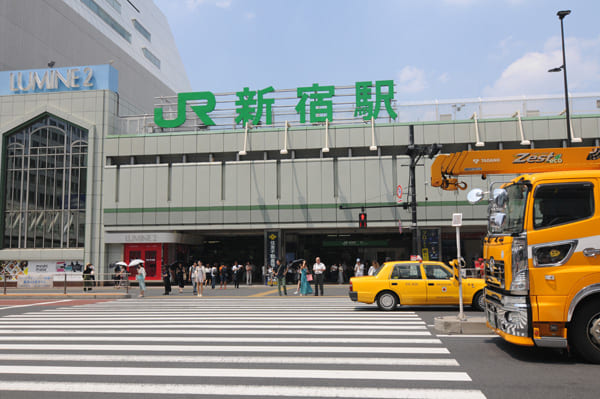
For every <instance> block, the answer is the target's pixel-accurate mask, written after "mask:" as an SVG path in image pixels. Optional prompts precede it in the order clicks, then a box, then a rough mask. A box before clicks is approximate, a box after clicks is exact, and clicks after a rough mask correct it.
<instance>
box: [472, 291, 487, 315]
mask: <svg viewBox="0 0 600 399" xmlns="http://www.w3.org/2000/svg"><path fill="white" fill-rule="evenodd" d="M473 307H474V308H475V309H477V310H480V311H482V312H483V311H484V310H485V296H484V295H483V291H479V292H478V293H477V294H475V296H474V297H473Z"/></svg>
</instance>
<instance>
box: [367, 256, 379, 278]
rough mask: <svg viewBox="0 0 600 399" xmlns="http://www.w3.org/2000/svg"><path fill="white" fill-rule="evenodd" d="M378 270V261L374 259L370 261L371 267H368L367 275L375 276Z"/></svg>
mask: <svg viewBox="0 0 600 399" xmlns="http://www.w3.org/2000/svg"><path fill="white" fill-rule="evenodd" d="M377 272H379V263H378V262H377V261H376V260H374V261H373V262H371V267H369V276H375V275H376V274H377Z"/></svg>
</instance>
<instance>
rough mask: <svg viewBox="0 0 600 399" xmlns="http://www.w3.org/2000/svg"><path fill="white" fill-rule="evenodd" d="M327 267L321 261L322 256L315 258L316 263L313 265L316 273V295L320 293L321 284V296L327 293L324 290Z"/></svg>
mask: <svg viewBox="0 0 600 399" xmlns="http://www.w3.org/2000/svg"><path fill="white" fill-rule="evenodd" d="M326 269H327V268H326V267H325V265H324V264H323V263H321V258H319V257H317V258H316V259H315V264H314V265H313V274H314V275H315V296H318V295H319V286H321V296H323V295H325V293H324V292H323V280H324V278H325V270H326Z"/></svg>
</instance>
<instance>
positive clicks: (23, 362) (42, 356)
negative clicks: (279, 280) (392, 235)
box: [0, 298, 485, 399]
mask: <svg viewBox="0 0 600 399" xmlns="http://www.w3.org/2000/svg"><path fill="white" fill-rule="evenodd" d="M0 387H1V389H2V391H3V392H44V396H45V397H46V398H47V399H51V398H78V397H81V395H82V394H86V396H89V395H90V394H92V395H93V394H111V395H112V396H115V394H116V396H118V394H127V395H134V396H135V395H140V397H143V395H149V394H150V395H160V396H161V397H169V396H173V397H175V396H177V397H181V396H182V395H183V396H186V395H188V396H189V395H203V396H204V397H217V398H218V397H225V396H226V397H303V398H333V397H336V398H424V399H426V398H485V396H484V395H483V393H482V392H481V391H479V390H478V389H476V388H475V387H473V382H472V381H471V378H470V377H469V375H468V374H467V373H466V372H464V371H463V370H461V367H460V365H459V363H458V362H457V361H456V360H455V359H453V358H452V356H451V354H450V352H449V351H448V349H447V348H445V347H444V346H443V344H442V342H441V341H440V340H439V339H438V338H437V337H434V336H432V334H431V333H430V332H429V330H428V329H427V326H426V325H425V323H424V322H423V321H422V320H421V319H420V317H419V316H418V315H417V314H416V313H414V312H373V311H364V310H357V309H356V308H355V305H354V304H352V303H349V301H348V300H347V299H345V298H315V299H314V300H312V298H311V299H308V298H306V299H303V298H257V299H254V298H239V299H229V298H228V299H219V298H211V299H196V298H193V299H172V298H168V299H145V300H120V301H114V302H102V303H96V304H89V305H81V306H72V307H61V308H56V309H47V310H43V311H36V312H29V313H26V314H22V315H15V314H13V315H7V316H5V317H2V318H0ZM134 396H132V397H134ZM135 397H137V396H135Z"/></svg>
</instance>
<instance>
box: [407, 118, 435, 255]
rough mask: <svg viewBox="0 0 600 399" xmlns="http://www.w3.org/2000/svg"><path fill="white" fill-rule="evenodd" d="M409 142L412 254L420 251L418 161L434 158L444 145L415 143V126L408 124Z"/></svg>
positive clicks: (409, 204)
mask: <svg viewBox="0 0 600 399" xmlns="http://www.w3.org/2000/svg"><path fill="white" fill-rule="evenodd" d="M408 137H409V144H408V148H407V149H406V154H407V155H408V156H410V167H409V172H408V173H409V177H408V189H409V190H410V203H408V204H406V206H410V209H411V222H412V223H411V226H412V227H411V228H412V254H413V255H417V254H418V251H419V241H418V240H419V237H418V236H417V187H416V186H417V184H416V172H415V171H416V167H417V163H418V162H419V160H420V159H421V157H422V156H423V155H427V156H428V157H429V159H431V158H433V157H434V156H435V155H436V154H437V153H438V152H440V151H441V149H442V146H441V145H439V144H430V145H422V144H419V145H417V144H415V126H414V125H409V126H408Z"/></svg>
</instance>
